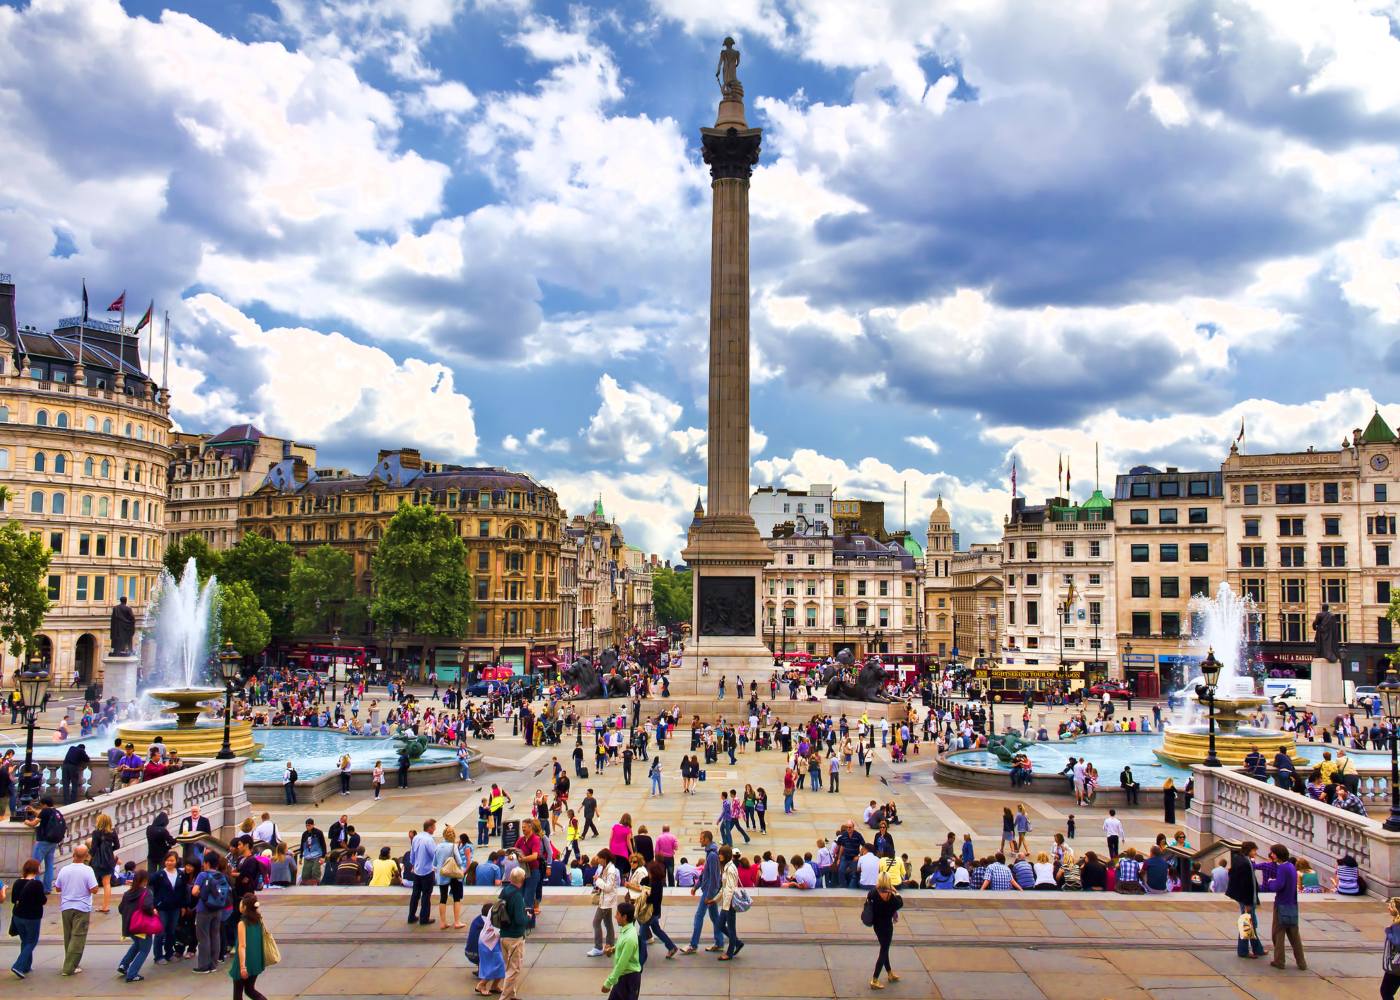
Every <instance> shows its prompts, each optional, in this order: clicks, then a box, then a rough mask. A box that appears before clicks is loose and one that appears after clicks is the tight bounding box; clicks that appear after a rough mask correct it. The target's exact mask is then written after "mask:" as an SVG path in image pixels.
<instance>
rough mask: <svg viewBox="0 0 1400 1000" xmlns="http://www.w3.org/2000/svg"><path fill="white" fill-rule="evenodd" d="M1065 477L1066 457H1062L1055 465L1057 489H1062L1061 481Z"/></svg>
mask: <svg viewBox="0 0 1400 1000" xmlns="http://www.w3.org/2000/svg"><path fill="white" fill-rule="evenodd" d="M1064 475H1065V456H1063V455H1061V456H1060V460H1059V461H1058V462H1056V463H1055V489H1057V490H1058V489H1059V488H1060V480H1061V479H1063V478H1064Z"/></svg>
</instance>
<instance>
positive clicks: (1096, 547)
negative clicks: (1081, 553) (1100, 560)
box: [1089, 542, 1103, 558]
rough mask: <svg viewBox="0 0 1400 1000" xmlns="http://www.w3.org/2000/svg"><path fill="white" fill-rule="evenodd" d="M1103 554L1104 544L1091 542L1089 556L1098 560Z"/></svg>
mask: <svg viewBox="0 0 1400 1000" xmlns="http://www.w3.org/2000/svg"><path fill="white" fill-rule="evenodd" d="M1102 554H1103V543H1102V542H1090V543H1089V555H1091V556H1093V557H1095V558H1097V557H1098V556H1100V555H1102Z"/></svg>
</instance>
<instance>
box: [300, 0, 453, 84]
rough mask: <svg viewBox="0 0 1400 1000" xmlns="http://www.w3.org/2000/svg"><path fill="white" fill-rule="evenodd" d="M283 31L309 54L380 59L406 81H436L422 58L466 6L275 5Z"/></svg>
mask: <svg viewBox="0 0 1400 1000" xmlns="http://www.w3.org/2000/svg"><path fill="white" fill-rule="evenodd" d="M274 2H275V3H276V5H277V8H278V13H279V14H280V15H281V24H280V25H277V26H275V27H280V28H281V29H282V30H283V31H284V32H285V33H287V34H290V35H292V36H293V37H294V38H296V39H297V40H298V41H299V42H300V44H301V45H302V46H303V47H305V48H312V49H316V50H318V51H321V52H325V53H327V54H331V55H334V56H335V57H336V58H343V59H346V60H348V61H351V62H354V61H359V60H362V59H366V58H376V59H380V60H382V61H383V62H384V64H385V65H386V66H387V67H388V68H389V70H390V71H391V72H392V73H394V75H396V76H399V77H402V78H404V79H408V80H431V79H436V78H437V75H438V72H437V70H436V69H434V68H433V67H432V66H431V65H430V64H428V63H427V61H426V60H425V59H424V57H423V46H424V45H425V44H426V43H427V42H428V40H429V39H430V38H431V36H432V35H433V33H434V32H436V31H439V30H441V29H443V28H445V27H447V26H448V25H450V24H451V23H452V21H453V19H455V18H456V17H457V15H458V14H459V13H460V12H461V11H462V9H463V8H464V7H465V5H466V3H465V0H274Z"/></svg>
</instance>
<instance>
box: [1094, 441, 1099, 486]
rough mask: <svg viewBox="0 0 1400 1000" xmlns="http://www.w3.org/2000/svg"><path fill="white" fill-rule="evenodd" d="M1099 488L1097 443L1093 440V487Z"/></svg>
mask: <svg viewBox="0 0 1400 1000" xmlns="http://www.w3.org/2000/svg"><path fill="white" fill-rule="evenodd" d="M1098 488H1099V443H1098V442H1097V441H1095V442H1094V489H1096V490H1097V489H1098Z"/></svg>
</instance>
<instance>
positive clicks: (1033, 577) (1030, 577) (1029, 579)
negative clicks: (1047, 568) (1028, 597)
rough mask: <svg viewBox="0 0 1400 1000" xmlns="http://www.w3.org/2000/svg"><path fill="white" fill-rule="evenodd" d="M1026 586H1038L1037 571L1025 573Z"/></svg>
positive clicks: (1038, 577) (1038, 575)
mask: <svg viewBox="0 0 1400 1000" xmlns="http://www.w3.org/2000/svg"><path fill="white" fill-rule="evenodd" d="M1026 586H1027V587H1038V586H1040V574H1039V573H1027V574H1026Z"/></svg>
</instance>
